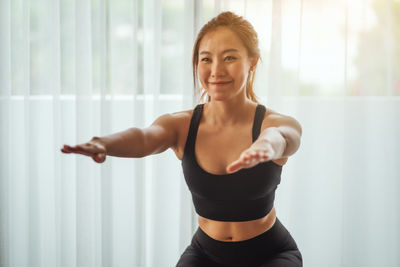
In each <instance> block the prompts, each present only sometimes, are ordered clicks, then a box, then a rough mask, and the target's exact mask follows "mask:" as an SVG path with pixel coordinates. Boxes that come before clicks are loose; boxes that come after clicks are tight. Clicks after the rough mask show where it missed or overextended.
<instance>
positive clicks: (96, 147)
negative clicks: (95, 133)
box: [61, 114, 178, 163]
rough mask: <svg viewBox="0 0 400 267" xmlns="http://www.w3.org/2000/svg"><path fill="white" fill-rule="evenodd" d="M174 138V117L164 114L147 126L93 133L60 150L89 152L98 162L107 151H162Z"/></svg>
mask: <svg viewBox="0 0 400 267" xmlns="http://www.w3.org/2000/svg"><path fill="white" fill-rule="evenodd" d="M177 140H178V130H177V119H176V117H175V115H173V114H165V115H162V116H160V117H159V118H157V119H156V120H155V121H154V122H153V123H152V124H151V125H150V126H149V127H147V128H144V129H140V128H135V127H133V128H129V129H127V130H125V131H122V132H118V133H114V134H111V135H107V136H104V137H93V138H92V139H91V140H90V141H89V142H87V143H83V144H79V145H76V146H69V145H64V147H63V148H62V149H61V151H62V152H64V153H76V154H82V155H86V156H90V157H92V158H93V160H94V161H96V162H98V163H101V162H104V160H105V158H106V155H109V156H116V157H129V158H141V157H145V156H148V155H151V154H157V153H161V152H163V151H165V150H167V149H168V148H170V147H174V146H175V145H176V143H177Z"/></svg>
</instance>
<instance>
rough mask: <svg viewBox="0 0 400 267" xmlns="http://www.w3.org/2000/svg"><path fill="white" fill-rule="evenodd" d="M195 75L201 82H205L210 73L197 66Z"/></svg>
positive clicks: (204, 68)
mask: <svg viewBox="0 0 400 267" xmlns="http://www.w3.org/2000/svg"><path fill="white" fill-rule="evenodd" d="M197 74H198V76H199V79H200V81H201V82H203V81H204V80H206V79H207V78H208V76H209V75H210V72H209V70H208V69H207V68H206V67H204V66H198V67H197Z"/></svg>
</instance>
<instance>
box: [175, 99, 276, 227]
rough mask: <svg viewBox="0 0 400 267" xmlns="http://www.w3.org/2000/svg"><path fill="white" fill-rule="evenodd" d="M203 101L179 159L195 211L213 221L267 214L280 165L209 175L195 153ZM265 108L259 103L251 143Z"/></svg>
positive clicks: (240, 219)
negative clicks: (180, 159)
mask: <svg viewBox="0 0 400 267" xmlns="http://www.w3.org/2000/svg"><path fill="white" fill-rule="evenodd" d="M203 106H204V104H200V105H197V106H196V108H195V109H194V111H193V115H192V118H191V121H190V128H189V133H188V136H187V139H186V144H185V150H184V154H183V158H182V168H183V174H184V176H185V180H186V183H187V186H188V188H189V190H190V192H191V193H192V199H193V204H194V207H195V209H196V212H197V214H199V215H200V216H202V217H205V218H208V219H211V220H216V221H232V222H240V221H250V220H256V219H259V218H262V217H264V216H265V215H267V214H268V213H269V212H270V210H271V209H272V207H273V203H274V199H275V190H276V188H277V186H278V184H279V183H280V181H281V172H282V166H279V165H278V164H276V163H274V162H272V161H267V162H263V163H260V164H257V165H256V166H254V167H252V168H247V169H240V170H239V171H237V172H234V173H230V174H212V173H209V172H207V171H205V170H204V169H202V168H201V167H200V165H199V164H198V162H197V160H196V156H195V143H196V136H197V130H198V128H199V123H200V119H201V114H202V112H203ZM265 111H266V109H265V107H264V106H263V105H260V104H259V105H258V106H257V108H256V113H255V116H254V122H253V130H252V136H253V142H254V141H255V140H256V139H257V138H258V136H259V134H260V129H261V124H262V121H263V118H264V114H265Z"/></svg>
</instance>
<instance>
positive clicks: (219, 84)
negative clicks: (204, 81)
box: [209, 81, 232, 86]
mask: <svg viewBox="0 0 400 267" xmlns="http://www.w3.org/2000/svg"><path fill="white" fill-rule="evenodd" d="M231 82H232V81H227V82H209V84H210V85H215V86H223V85H227V84H229V83H231Z"/></svg>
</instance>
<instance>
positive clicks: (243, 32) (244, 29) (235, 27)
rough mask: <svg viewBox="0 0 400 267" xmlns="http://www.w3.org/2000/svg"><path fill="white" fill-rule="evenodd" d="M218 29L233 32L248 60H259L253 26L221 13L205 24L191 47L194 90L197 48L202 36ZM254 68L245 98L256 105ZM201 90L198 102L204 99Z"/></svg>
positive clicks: (231, 14) (239, 17)
mask: <svg viewBox="0 0 400 267" xmlns="http://www.w3.org/2000/svg"><path fill="white" fill-rule="evenodd" d="M218 27H227V28H229V29H230V30H231V31H233V32H234V33H235V34H236V35H237V36H238V37H239V39H240V40H241V41H242V42H243V44H244V46H245V47H246V49H247V52H248V55H249V57H250V58H260V49H259V48H258V36H257V32H256V31H255V30H254V28H253V26H252V25H251V24H250V22H248V21H247V20H245V19H244V18H243V17H241V16H238V15H236V14H234V13H232V12H229V11H228V12H223V13H221V14H219V15H218V16H217V17H215V18H213V19H212V20H210V21H209V22H208V23H207V24H205V25H204V26H203V27H202V28H201V30H200V32H199V34H198V35H197V38H196V41H195V42H194V46H193V56H192V66H193V83H194V87H195V90H196V88H197V86H198V82H197V78H198V77H197V65H198V63H199V48H200V42H201V40H202V39H203V37H204V35H206V34H207V33H208V32H210V31H213V30H216V29H217V28H218ZM256 67H257V65H256V66H254V67H253V68H252V70H251V71H250V74H249V76H248V77H247V81H246V96H247V98H249V99H250V100H252V101H254V102H256V103H258V100H257V96H256V94H255V93H254V89H253V84H254V77H255V71H256ZM201 91H202V88H199V94H201V96H200V101H201V100H202V99H203V98H204V97H205V95H206V91H205V90H203V92H201ZM207 101H210V96H208V99H207Z"/></svg>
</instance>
